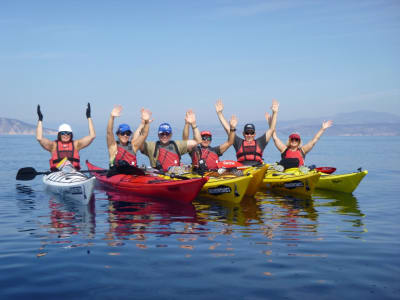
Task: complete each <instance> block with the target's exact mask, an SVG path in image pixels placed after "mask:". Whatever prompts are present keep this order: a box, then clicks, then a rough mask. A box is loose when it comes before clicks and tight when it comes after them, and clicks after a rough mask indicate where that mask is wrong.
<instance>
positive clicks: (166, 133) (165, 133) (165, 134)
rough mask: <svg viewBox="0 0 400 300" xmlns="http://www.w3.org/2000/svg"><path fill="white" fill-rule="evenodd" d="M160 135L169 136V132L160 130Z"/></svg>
mask: <svg viewBox="0 0 400 300" xmlns="http://www.w3.org/2000/svg"><path fill="white" fill-rule="evenodd" d="M159 135H160V136H169V135H170V134H169V133H168V132H161V133H159Z"/></svg>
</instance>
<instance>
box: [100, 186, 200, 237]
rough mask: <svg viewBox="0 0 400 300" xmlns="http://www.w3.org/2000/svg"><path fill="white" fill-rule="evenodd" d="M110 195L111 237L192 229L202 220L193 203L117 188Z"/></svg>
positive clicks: (158, 233) (163, 234) (180, 231)
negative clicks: (166, 199) (149, 196)
mask: <svg viewBox="0 0 400 300" xmlns="http://www.w3.org/2000/svg"><path fill="white" fill-rule="evenodd" d="M106 195H107V197H108V200H109V204H108V222H109V224H110V232H109V236H108V238H111V235H115V236H116V237H118V238H119V239H126V238H129V239H135V237H136V239H142V240H143V239H145V237H146V235H147V234H156V235H162V236H168V235H172V234H183V233H192V232H193V228H195V227H196V224H200V223H202V221H201V220H199V219H198V218H197V215H196V210H195V208H194V207H193V205H192V204H183V203H178V202H177V203H175V202H173V201H165V200H157V199H148V198H140V197H136V196H133V195H130V194H126V193H120V192H115V191H106ZM182 224H183V226H182ZM131 235H134V236H135V237H133V238H132V237H130V236H131Z"/></svg>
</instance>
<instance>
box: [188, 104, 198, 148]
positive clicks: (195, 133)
mask: <svg viewBox="0 0 400 300" xmlns="http://www.w3.org/2000/svg"><path fill="white" fill-rule="evenodd" d="M186 123H187V124H188V125H190V126H192V130H193V138H194V139H193V140H189V139H187V140H186V142H187V150H188V152H190V151H192V149H193V148H194V147H195V146H196V145H197V144H200V143H201V135H200V131H199V128H197V125H196V115H195V114H194V112H193V111H192V110H191V109H190V110H188V111H187V112H186V116H185V126H186ZM188 138H189V134H188Z"/></svg>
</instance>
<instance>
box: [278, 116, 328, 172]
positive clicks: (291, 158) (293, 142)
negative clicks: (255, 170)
mask: <svg viewBox="0 0 400 300" xmlns="http://www.w3.org/2000/svg"><path fill="white" fill-rule="evenodd" d="M332 124H333V121H331V120H329V121H326V122H325V121H324V122H322V126H321V129H320V130H319V131H318V132H317V134H316V135H315V136H314V137H313V139H312V140H311V141H309V142H308V143H307V144H305V145H304V146H302V142H301V138H300V135H299V134H298V133H292V134H291V135H289V139H288V141H287V143H286V145H285V144H284V143H283V142H282V141H281V140H280V139H279V138H278V136H277V134H276V132H275V131H274V133H273V135H272V138H273V139H274V143H275V146H276V148H277V149H278V150H279V151H280V152H281V157H282V159H281V161H280V162H279V164H280V165H281V166H283V167H284V168H285V169H289V168H298V167H301V166H303V165H304V159H305V157H306V154H307V153H308V152H310V151H311V149H312V148H313V147H314V145H315V144H316V143H317V141H318V140H319V138H320V137H321V136H322V134H323V133H324V132H325V130H326V129H328V128H329V127H331V126H332Z"/></svg>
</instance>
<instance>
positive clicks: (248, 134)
mask: <svg viewBox="0 0 400 300" xmlns="http://www.w3.org/2000/svg"><path fill="white" fill-rule="evenodd" d="M255 136H256V132H255V131H254V130H246V131H245V132H243V137H244V139H245V140H246V141H247V142H251V141H254V138H255Z"/></svg>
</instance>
